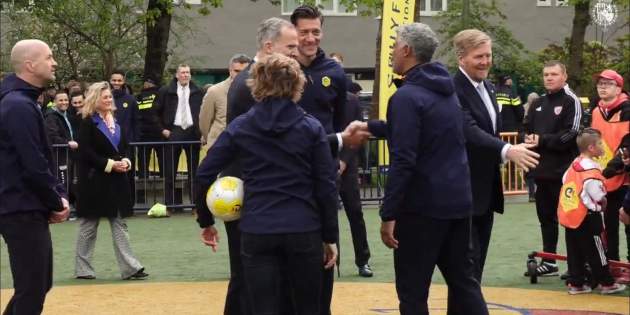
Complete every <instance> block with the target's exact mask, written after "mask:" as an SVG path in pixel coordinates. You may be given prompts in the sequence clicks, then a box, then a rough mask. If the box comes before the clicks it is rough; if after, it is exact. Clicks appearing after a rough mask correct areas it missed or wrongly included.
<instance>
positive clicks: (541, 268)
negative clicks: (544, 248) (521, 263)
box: [523, 262, 558, 277]
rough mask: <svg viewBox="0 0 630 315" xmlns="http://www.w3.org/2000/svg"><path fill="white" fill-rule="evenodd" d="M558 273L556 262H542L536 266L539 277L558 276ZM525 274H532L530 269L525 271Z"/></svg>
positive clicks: (526, 275) (527, 275)
mask: <svg viewBox="0 0 630 315" xmlns="http://www.w3.org/2000/svg"><path fill="white" fill-rule="evenodd" d="M557 275H558V265H556V264H552V263H548V262H542V263H541V264H540V265H538V267H536V276H537V277H551V276H557ZM523 276H525V277H529V276H530V275H529V271H525V274H523Z"/></svg>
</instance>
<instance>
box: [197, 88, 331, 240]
mask: <svg viewBox="0 0 630 315" xmlns="http://www.w3.org/2000/svg"><path fill="white" fill-rule="evenodd" d="M237 157H238V158H239V159H240V161H241V164H242V169H243V174H242V175H243V177H242V179H243V181H244V185H245V197H244V201H243V207H242V208H241V211H242V212H241V220H240V223H239V228H240V230H241V231H244V232H247V233H254V234H277V233H301V232H312V231H318V230H321V231H322V238H323V240H324V241H325V242H327V243H335V242H337V237H338V233H339V231H338V227H337V189H336V187H335V177H336V174H335V171H334V170H335V168H334V165H333V159H332V156H331V154H330V151H329V146H328V143H327V140H326V134H325V132H324V128H323V127H322V125H321V124H320V123H319V122H318V121H317V120H316V119H314V118H313V117H311V116H310V115H307V114H305V113H304V111H303V110H302V109H300V108H299V107H298V106H297V105H296V104H295V103H293V102H291V101H290V100H285V99H266V100H264V101H262V102H260V103H257V104H255V105H254V106H253V107H252V109H251V110H249V111H248V112H247V113H245V114H244V115H241V116H239V117H238V118H236V119H235V120H234V121H232V122H231V123H230V124H229V125H228V126H227V128H226V130H225V131H224V132H223V133H221V135H220V136H219V138H218V139H217V141H216V142H215V144H214V145H213V146H212V147H211V148H210V149H209V150H208V154H207V155H206V158H205V159H204V160H203V162H202V163H201V165H200V166H199V168H198V170H197V176H196V178H195V187H196V193H195V196H196V197H195V200H196V204H197V209H198V210H199V211H198V212H197V213H198V215H199V217H198V222H199V225H200V226H201V227H206V226H208V225H211V224H213V223H214V220H213V219H212V217H211V215H210V212H209V210H208V207H207V205H206V202H205V195H206V191H207V190H208V188H209V187H210V185H211V184H212V182H214V180H215V179H216V178H217V175H218V174H219V172H220V171H221V170H222V169H223V168H224V167H225V166H226V165H227V164H229V163H230V162H231V161H232V160H234V159H235V158H237Z"/></svg>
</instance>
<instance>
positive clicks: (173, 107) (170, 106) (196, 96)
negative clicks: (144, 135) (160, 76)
mask: <svg viewBox="0 0 630 315" xmlns="http://www.w3.org/2000/svg"><path fill="white" fill-rule="evenodd" d="M188 85H189V89H190V94H189V95H188V105H189V106H190V114H191V115H192V121H193V126H191V127H190V128H194V130H195V134H196V136H197V138H196V139H193V140H199V139H201V132H200V131H199V112H200V111H201V101H202V100H203V96H204V95H205V92H203V91H201V89H200V88H199V87H197V85H195V83H193V82H192V81H190V83H188ZM178 103H179V97H178V96H177V79H176V78H173V80H172V81H171V83H170V84H169V85H166V86H163V87H162V88H161V89H160V92H159V94H158V97H157V107H156V112H157V115H158V118H159V120H158V121H159V123H160V130H164V129H167V130H172V129H173V127H174V124H173V123H174V122H175V114H176V113H177V104H178ZM154 106H155V105H154Z"/></svg>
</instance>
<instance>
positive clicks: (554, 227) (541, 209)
mask: <svg viewBox="0 0 630 315" xmlns="http://www.w3.org/2000/svg"><path fill="white" fill-rule="evenodd" d="M560 188H562V181H560V180H540V179H537V180H536V213H537V214H538V221H539V222H540V230H541V232H542V241H543V251H545V252H547V253H556V249H557V247H558V199H559V198H560ZM544 261H546V262H550V263H555V262H556V261H555V260H553V259H544Z"/></svg>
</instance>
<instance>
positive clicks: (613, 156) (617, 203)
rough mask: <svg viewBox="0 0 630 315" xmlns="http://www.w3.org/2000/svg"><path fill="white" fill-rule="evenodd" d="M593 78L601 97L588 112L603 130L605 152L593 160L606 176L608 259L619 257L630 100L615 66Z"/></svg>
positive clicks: (629, 232) (629, 141) (629, 144)
mask: <svg viewBox="0 0 630 315" xmlns="http://www.w3.org/2000/svg"><path fill="white" fill-rule="evenodd" d="M595 80H596V84H597V94H598V95H599V98H600V100H599V102H598V103H597V106H596V107H595V108H593V110H592V112H591V114H592V117H593V118H592V122H591V127H593V128H595V129H597V130H599V131H600V132H601V133H602V142H603V147H604V154H603V155H602V156H601V157H600V158H598V159H596V160H595V161H596V162H598V163H599V164H600V166H601V167H602V169H604V171H603V175H604V177H606V181H605V184H606V190H607V194H606V199H607V200H608V205H607V207H606V211H605V212H604V223H605V226H606V230H605V233H606V239H607V240H608V250H607V252H606V256H607V257H608V259H611V260H619V220H618V217H619V208H620V207H621V205H622V202H623V199H624V196H625V195H626V191H627V187H628V186H627V185H628V182H629V177H628V174H627V173H626V172H624V165H623V161H622V154H621V153H620V149H621V148H629V147H630V136H628V135H629V131H630V101H629V100H628V95H627V94H626V93H624V92H623V77H622V76H621V75H619V74H618V73H617V72H615V71H614V70H604V71H602V72H601V73H600V74H598V75H596V76H595ZM625 230H626V238H627V239H628V240H629V241H630V227H628V226H626V229H625ZM629 243H630V242H629ZM628 259H630V253H629V254H628Z"/></svg>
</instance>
